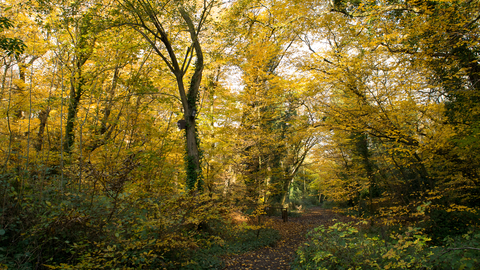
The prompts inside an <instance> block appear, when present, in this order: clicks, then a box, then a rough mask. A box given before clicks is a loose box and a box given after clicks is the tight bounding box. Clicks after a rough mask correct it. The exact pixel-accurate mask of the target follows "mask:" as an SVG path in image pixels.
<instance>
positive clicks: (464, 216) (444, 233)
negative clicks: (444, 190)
mask: <svg viewBox="0 0 480 270" xmlns="http://www.w3.org/2000/svg"><path fill="white" fill-rule="evenodd" d="M427 215H428V217H429V218H428V219H427V220H426V221H425V222H424V223H423V227H424V228H425V231H426V233H428V235H430V236H431V237H432V241H433V242H434V243H436V244H441V243H442V242H443V240H444V239H445V238H446V237H448V236H459V235H463V234H465V233H467V232H468V231H469V229H470V228H471V227H472V226H475V225H479V220H480V216H479V215H478V214H477V213H472V212H470V211H448V210H444V209H439V208H433V209H429V210H428V211H427Z"/></svg>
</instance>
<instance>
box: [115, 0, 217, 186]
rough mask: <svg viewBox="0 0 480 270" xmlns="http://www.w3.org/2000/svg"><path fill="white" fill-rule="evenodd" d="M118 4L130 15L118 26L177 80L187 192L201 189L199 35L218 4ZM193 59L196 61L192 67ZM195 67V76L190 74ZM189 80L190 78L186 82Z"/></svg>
mask: <svg viewBox="0 0 480 270" xmlns="http://www.w3.org/2000/svg"><path fill="white" fill-rule="evenodd" d="M118 3H119V7H118V11H117V12H119V13H120V14H124V15H127V16H126V18H122V19H117V22H116V25H118V26H120V25H126V26H129V27H131V28H132V29H134V30H136V31H138V32H139V33H140V34H141V36H142V37H143V38H144V39H145V40H146V41H147V42H148V43H149V44H150V45H151V46H152V48H153V49H154V51H155V53H156V54H157V55H158V56H160V58H161V59H162V60H163V62H164V63H165V65H167V67H168V69H169V71H170V72H171V74H172V75H173V76H174V77H175V82H176V85H177V88H178V96H179V97H180V100H181V104H182V109H183V119H184V120H185V122H186V129H185V144H186V152H187V153H186V156H185V166H186V171H187V189H188V190H193V189H195V188H196V189H198V190H202V180H201V175H202V167H201V156H202V154H201V150H200V148H199V142H200V141H199V137H198V132H197V126H196V117H197V112H198V109H199V108H198V95H199V89H200V83H201V81H202V73H203V69H204V56H203V51H202V46H201V43H200V36H201V34H202V32H203V30H204V24H205V23H206V22H207V20H208V16H209V15H210V13H211V11H212V8H213V7H214V5H215V3H216V2H215V1H204V2H202V3H195V2H192V3H187V2H182V1H167V2H155V3H154V2H151V1H147V0H140V1H129V0H126V1H119V2H118ZM117 18H118V17H117ZM183 53H184V54H183ZM182 54H183V55H182ZM192 60H194V64H193V65H192ZM192 66H193V73H192V72H190V70H191V67H192ZM188 77H190V78H189V81H188V83H186V80H188Z"/></svg>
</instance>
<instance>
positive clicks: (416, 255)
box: [292, 222, 480, 269]
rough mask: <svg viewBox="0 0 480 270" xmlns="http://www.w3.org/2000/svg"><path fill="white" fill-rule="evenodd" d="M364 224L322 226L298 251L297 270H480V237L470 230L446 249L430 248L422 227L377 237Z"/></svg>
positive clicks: (295, 263) (449, 243) (309, 235)
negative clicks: (479, 267)
mask: <svg viewBox="0 0 480 270" xmlns="http://www.w3.org/2000/svg"><path fill="white" fill-rule="evenodd" d="M359 225H361V224H360V223H357V224H352V223H342V222H339V223H336V224H335V225H333V226H330V227H326V226H320V227H317V228H315V229H314V230H312V231H310V232H309V233H308V234H307V238H308V241H307V242H306V243H304V245H302V246H301V247H300V248H299V249H298V250H297V257H296V258H295V261H294V262H293V266H292V268H293V269H478V266H480V264H479V263H480V252H479V250H480V249H478V246H479V243H480V242H479V239H480V234H479V233H478V232H477V233H475V232H473V231H470V232H468V233H467V234H464V235H463V236H458V237H456V238H448V239H446V241H447V244H446V245H445V246H444V247H438V246H429V245H428V243H429V241H430V238H428V237H427V236H426V235H425V234H424V233H422V232H421V231H420V230H419V229H418V228H413V227H408V228H406V229H403V230H399V231H398V232H395V231H392V232H391V233H390V234H389V235H388V236H387V235H386V233H385V232H383V233H380V234H375V233H372V232H369V233H367V232H365V231H362V230H360V229H359V228H358V226H359Z"/></svg>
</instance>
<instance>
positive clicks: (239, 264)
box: [224, 207, 352, 270]
mask: <svg viewBox="0 0 480 270" xmlns="http://www.w3.org/2000/svg"><path fill="white" fill-rule="evenodd" d="M339 221H344V222H348V221H352V218H348V217H346V216H343V215H341V214H339V213H336V212H335V211H333V210H330V209H322V208H320V207H313V208H310V209H307V210H306V211H305V213H303V214H302V215H301V216H299V217H289V218H288V221H287V222H283V221H282V219H281V218H280V217H269V218H267V221H266V222H268V224H271V226H272V228H274V229H276V230H278V231H279V232H280V234H281V236H282V238H281V239H280V240H279V241H278V242H277V243H276V244H275V246H273V247H269V246H268V247H264V248H262V249H258V250H255V251H251V252H247V253H244V254H240V255H235V256H230V257H228V258H224V262H225V265H226V267H225V268H224V269H226V270H237V269H272V270H273V269H290V264H291V262H292V261H293V259H294V257H295V251H296V250H297V248H298V247H299V246H300V245H301V244H302V243H304V242H305V234H306V233H307V232H308V231H309V230H311V229H313V228H315V227H318V226H320V225H326V226H330V225H333V224H335V223H336V222H339Z"/></svg>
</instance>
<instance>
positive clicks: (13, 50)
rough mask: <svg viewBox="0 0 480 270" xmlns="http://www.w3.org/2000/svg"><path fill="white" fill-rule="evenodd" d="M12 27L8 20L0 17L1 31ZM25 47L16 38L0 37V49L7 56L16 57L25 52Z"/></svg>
mask: <svg viewBox="0 0 480 270" xmlns="http://www.w3.org/2000/svg"><path fill="white" fill-rule="evenodd" d="M12 27H13V24H12V22H11V21H10V20H9V19H8V18H6V17H0V30H2V31H3V30H5V29H9V28H12ZM26 47H27V46H26V45H25V43H24V42H23V41H22V40H20V39H18V38H8V37H4V36H3V35H0V49H2V50H4V51H6V52H7V55H15V56H18V55H19V54H21V53H23V52H24V51H25V48H26Z"/></svg>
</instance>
